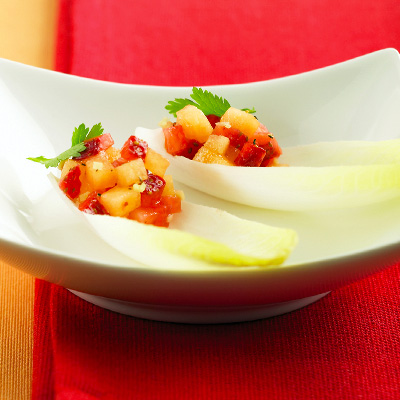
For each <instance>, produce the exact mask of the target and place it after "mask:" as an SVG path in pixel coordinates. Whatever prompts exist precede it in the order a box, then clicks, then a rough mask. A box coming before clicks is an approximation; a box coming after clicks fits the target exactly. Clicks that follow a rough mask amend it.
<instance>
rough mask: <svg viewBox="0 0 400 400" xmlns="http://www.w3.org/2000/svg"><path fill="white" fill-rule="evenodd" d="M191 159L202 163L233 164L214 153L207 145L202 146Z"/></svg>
mask: <svg viewBox="0 0 400 400" xmlns="http://www.w3.org/2000/svg"><path fill="white" fill-rule="evenodd" d="M193 161H199V162H202V163H204V164H222V165H231V166H232V165H233V164H232V163H231V162H230V161H229V160H228V159H227V158H226V157H225V156H223V155H221V154H217V153H214V152H213V151H211V150H210V149H208V148H207V147H205V146H203V147H202V148H201V149H200V150H199V151H198V152H197V153H196V155H195V156H194V157H193Z"/></svg>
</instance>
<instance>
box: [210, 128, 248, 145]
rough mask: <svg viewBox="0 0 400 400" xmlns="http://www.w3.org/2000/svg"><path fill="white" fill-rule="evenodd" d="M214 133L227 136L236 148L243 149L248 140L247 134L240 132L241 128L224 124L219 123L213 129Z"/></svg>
mask: <svg viewBox="0 0 400 400" xmlns="http://www.w3.org/2000/svg"><path fill="white" fill-rule="evenodd" d="M213 135H220V136H225V137H227V138H228V139H229V144H230V145H231V146H232V147H234V148H235V149H241V148H242V147H243V146H244V144H245V143H246V142H247V140H248V138H247V136H246V135H245V134H243V133H242V132H240V131H239V129H235V128H227V127H226V126H224V125H217V126H216V127H215V129H214V130H213Z"/></svg>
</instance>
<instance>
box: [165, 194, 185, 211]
mask: <svg viewBox="0 0 400 400" xmlns="http://www.w3.org/2000/svg"><path fill="white" fill-rule="evenodd" d="M160 204H161V205H163V206H165V207H166V209H167V212H168V214H176V213H178V212H181V211H182V204H181V198H180V197H179V196H162V197H161V201H160Z"/></svg>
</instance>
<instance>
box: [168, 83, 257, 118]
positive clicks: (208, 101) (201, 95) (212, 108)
mask: <svg viewBox="0 0 400 400" xmlns="http://www.w3.org/2000/svg"><path fill="white" fill-rule="evenodd" d="M190 97H191V98H192V100H191V99H187V98H186V99H181V98H179V99H175V100H170V101H169V102H168V104H167V105H166V106H165V109H166V110H167V111H168V112H169V113H170V114H173V115H174V117H176V113H177V112H178V111H179V110H182V108H183V107H185V106H187V105H189V104H190V105H192V106H195V107H197V108H198V109H199V110H201V111H203V113H204V114H205V115H209V114H214V115H217V116H218V117H222V116H223V115H224V114H225V112H226V111H227V110H228V108H230V107H231V105H230V104H229V101H228V100H226V99H224V98H223V97H219V96H217V95H215V94H213V93H211V92H209V91H208V90H203V89H202V88H197V87H193V89H192V93H191V95H190ZM242 110H243V111H247V112H248V113H250V114H254V113H255V112H256V110H255V109H254V108H251V109H250V108H242Z"/></svg>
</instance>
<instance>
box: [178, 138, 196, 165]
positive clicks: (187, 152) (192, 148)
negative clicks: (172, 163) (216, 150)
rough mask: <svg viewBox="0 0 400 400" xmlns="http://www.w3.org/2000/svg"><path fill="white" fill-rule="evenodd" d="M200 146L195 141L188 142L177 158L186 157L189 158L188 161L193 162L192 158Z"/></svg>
mask: <svg viewBox="0 0 400 400" xmlns="http://www.w3.org/2000/svg"><path fill="white" fill-rule="evenodd" d="M201 146H202V144H201V143H200V142H198V141H197V140H194V139H192V140H189V141H188V142H187V144H186V147H185V149H184V150H183V151H181V152H180V153H179V154H177V155H178V156H182V157H186V158H189V159H190V160H193V157H194V156H195V155H196V153H197V152H198V151H199V149H200V147H201Z"/></svg>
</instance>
